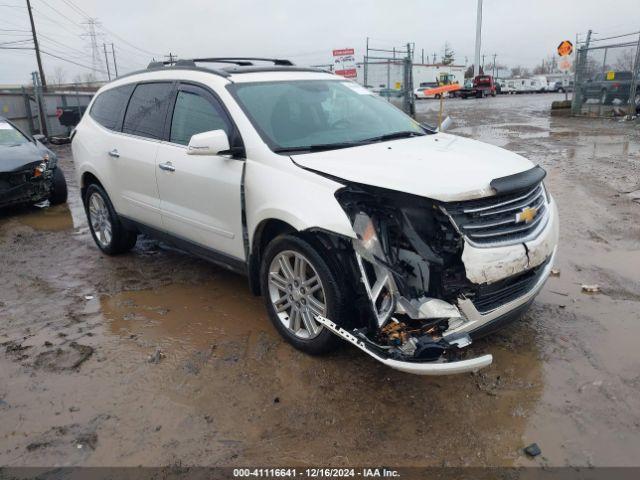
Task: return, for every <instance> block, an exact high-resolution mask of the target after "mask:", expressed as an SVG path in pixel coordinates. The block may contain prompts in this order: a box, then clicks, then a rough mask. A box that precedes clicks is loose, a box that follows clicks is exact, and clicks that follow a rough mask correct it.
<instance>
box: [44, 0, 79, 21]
mask: <svg viewBox="0 0 640 480" xmlns="http://www.w3.org/2000/svg"><path fill="white" fill-rule="evenodd" d="M38 2H39V3H42V4H43V5H46V6H47V7H48V8H50V9H51V10H53V11H54V12H56V13H57V14H58V15H60V16H61V17H63V18H65V19H66V20H67V21H69V22H70V23H71V24H72V25H75V26H76V27H80V28H82V26H81V25H80V24H79V23H77V22H75V21H74V20H72V19H71V18H69V17H68V16H66V15H65V14H64V13H62V12H61V11H60V10H58V9H57V8H55V7H52V6H51V5H49V4H48V3H47V2H45V1H44V0H38Z"/></svg>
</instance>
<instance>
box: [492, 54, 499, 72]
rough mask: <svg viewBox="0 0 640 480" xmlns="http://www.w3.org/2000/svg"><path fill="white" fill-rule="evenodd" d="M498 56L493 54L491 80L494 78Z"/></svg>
mask: <svg viewBox="0 0 640 480" xmlns="http://www.w3.org/2000/svg"><path fill="white" fill-rule="evenodd" d="M497 56H498V54H497V53H494V54H493V78H496V57H497Z"/></svg>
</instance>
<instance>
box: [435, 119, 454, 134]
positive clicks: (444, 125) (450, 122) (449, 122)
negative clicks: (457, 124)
mask: <svg viewBox="0 0 640 480" xmlns="http://www.w3.org/2000/svg"><path fill="white" fill-rule="evenodd" d="M452 125H453V120H451V117H447V118H445V119H444V120H443V121H442V123H441V124H440V128H438V131H439V132H444V131H445V130H448V129H449V128H451V126H452Z"/></svg>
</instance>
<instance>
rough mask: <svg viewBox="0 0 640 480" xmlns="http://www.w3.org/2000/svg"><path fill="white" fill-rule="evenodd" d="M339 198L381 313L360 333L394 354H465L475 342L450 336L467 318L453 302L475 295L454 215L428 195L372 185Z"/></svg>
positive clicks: (433, 357)
mask: <svg viewBox="0 0 640 480" xmlns="http://www.w3.org/2000/svg"><path fill="white" fill-rule="evenodd" d="M336 197H337V198H338V201H339V202H340V204H341V205H342V206H343V208H344V209H345V211H346V212H347V214H348V215H349V217H350V220H351V221H352V224H353V228H354V231H355V233H356V235H357V239H354V240H353V241H352V247H353V252H354V254H355V260H356V264H357V267H358V271H359V276H360V279H361V281H362V286H363V288H364V290H365V292H366V294H367V297H368V299H369V305H370V309H371V311H372V313H373V315H372V318H373V322H372V324H371V325H368V326H367V327H366V328H365V329H356V330H357V331H356V335H357V336H359V337H360V338H361V339H362V340H363V341H364V342H365V344H367V345H368V346H369V347H371V348H373V349H376V350H377V351H378V352H379V353H383V354H384V355H385V356H386V357H388V358H391V359H396V360H405V361H406V360H411V361H417V362H437V361H452V360H457V359H459V358H460V353H461V352H460V349H461V348H462V347H466V346H467V345H469V344H470V343H471V339H470V338H469V336H468V335H461V336H458V337H455V338H449V339H445V338H444V337H443V333H444V332H446V331H447V330H448V329H449V328H450V327H451V326H452V325H456V324H457V323H460V322H461V321H462V320H461V314H460V311H459V310H458V309H457V308H456V307H455V306H454V305H453V304H452V302H453V301H455V299H456V298H457V297H459V296H460V295H461V294H462V293H463V292H464V293H467V294H472V292H471V289H470V288H468V287H469V286H470V285H468V282H466V281H465V279H464V267H463V266H462V262H461V260H460V258H461V254H462V247H463V244H464V242H463V239H462V237H461V236H460V235H459V234H458V233H457V232H456V230H455V229H454V227H453V225H452V224H451V222H450V220H449V218H448V217H447V215H446V213H445V212H443V211H442V210H441V209H440V206H439V205H437V204H436V203H435V202H433V201H430V200H428V199H425V198H420V197H416V196H413V195H408V194H403V193H396V192H390V191H388V190H384V189H378V188H374V187H369V186H360V185H350V186H348V187H345V188H344V189H342V190H340V191H339V192H337V194H336ZM365 330H366V333H365Z"/></svg>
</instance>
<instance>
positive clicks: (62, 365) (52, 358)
mask: <svg viewBox="0 0 640 480" xmlns="http://www.w3.org/2000/svg"><path fill="white" fill-rule="evenodd" d="M91 355H93V347H90V346H88V345H80V344H78V343H76V342H71V343H70V344H69V345H68V346H66V347H59V348H56V349H55V350H47V351H45V352H42V353H39V354H38V356H37V357H36V358H35V361H34V362H33V366H34V367H35V368H41V369H44V370H47V371H49V372H62V371H64V370H75V369H77V368H80V365H82V364H83V363H84V362H86V361H87V360H88V359H89V357H90V356H91Z"/></svg>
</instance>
